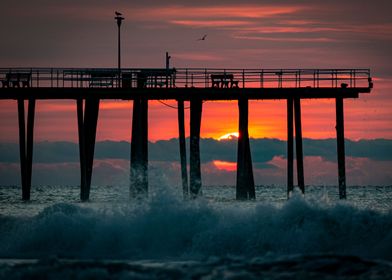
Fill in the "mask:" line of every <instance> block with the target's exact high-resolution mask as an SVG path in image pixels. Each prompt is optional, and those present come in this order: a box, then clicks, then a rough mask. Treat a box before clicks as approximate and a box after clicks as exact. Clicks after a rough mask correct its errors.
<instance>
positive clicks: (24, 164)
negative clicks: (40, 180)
mask: <svg viewBox="0 0 392 280" xmlns="http://www.w3.org/2000/svg"><path fill="white" fill-rule="evenodd" d="M34 118H35V99H29V100H28V109H27V135H26V122H25V106H24V100H23V99H18V122H19V154H20V173H21V179H22V199H23V200H30V192H31V175H32V167H33V144H34ZM26 136H27V137H26Z"/></svg>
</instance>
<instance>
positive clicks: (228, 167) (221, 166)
mask: <svg viewBox="0 0 392 280" xmlns="http://www.w3.org/2000/svg"><path fill="white" fill-rule="evenodd" d="M213 164H214V165H215V167H216V168H217V169H218V170H224V171H236V170H237V163H236V162H231V161H222V160H214V161H213Z"/></svg>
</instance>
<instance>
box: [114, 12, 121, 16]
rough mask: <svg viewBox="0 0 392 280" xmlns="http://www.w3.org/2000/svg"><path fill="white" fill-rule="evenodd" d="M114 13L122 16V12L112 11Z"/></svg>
mask: <svg viewBox="0 0 392 280" xmlns="http://www.w3.org/2000/svg"><path fill="white" fill-rule="evenodd" d="M114 13H115V14H116V16H122V13H119V12H117V11H115V12H114Z"/></svg>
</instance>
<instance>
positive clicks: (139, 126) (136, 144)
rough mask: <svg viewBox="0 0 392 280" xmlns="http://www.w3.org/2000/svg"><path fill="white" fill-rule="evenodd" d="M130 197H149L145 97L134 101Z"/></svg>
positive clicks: (146, 103) (146, 106)
mask: <svg viewBox="0 0 392 280" xmlns="http://www.w3.org/2000/svg"><path fill="white" fill-rule="evenodd" d="M130 195H131V197H132V198H144V197H147V196H148V100H147V99H146V98H143V97H138V98H135V99H134V101H133V117H132V140H131V175H130Z"/></svg>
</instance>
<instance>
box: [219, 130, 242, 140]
mask: <svg viewBox="0 0 392 280" xmlns="http://www.w3.org/2000/svg"><path fill="white" fill-rule="evenodd" d="M238 136H239V133H238V132H230V133H227V134H225V135H222V136H221V137H219V138H218V140H219V141H221V140H233V139H238Z"/></svg>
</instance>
